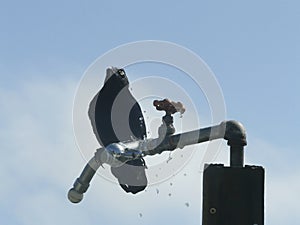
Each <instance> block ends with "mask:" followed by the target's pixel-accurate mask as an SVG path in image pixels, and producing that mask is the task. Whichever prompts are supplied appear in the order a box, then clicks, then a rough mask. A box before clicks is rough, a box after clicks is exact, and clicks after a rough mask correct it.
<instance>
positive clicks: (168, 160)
mask: <svg viewBox="0 0 300 225" xmlns="http://www.w3.org/2000/svg"><path fill="white" fill-rule="evenodd" d="M171 154H172V152H170V153H169V158H168V159H167V163H169V162H170V161H171V160H172V159H173V158H172V156H171Z"/></svg>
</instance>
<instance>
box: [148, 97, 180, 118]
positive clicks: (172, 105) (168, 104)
mask: <svg viewBox="0 0 300 225" xmlns="http://www.w3.org/2000/svg"><path fill="white" fill-rule="evenodd" d="M153 105H154V106H155V107H156V109H157V110H159V111H165V112H166V115H172V114H174V113H176V112H179V113H180V114H183V113H184V112H185V108H184V106H183V104H182V103H181V102H173V101H170V100H169V99H167V98H166V99H164V100H161V101H159V100H154V101H153Z"/></svg>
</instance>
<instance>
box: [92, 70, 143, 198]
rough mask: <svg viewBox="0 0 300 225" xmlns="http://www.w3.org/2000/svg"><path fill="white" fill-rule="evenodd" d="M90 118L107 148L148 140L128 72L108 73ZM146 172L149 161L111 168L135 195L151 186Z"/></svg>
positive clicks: (93, 103) (94, 129) (93, 102)
mask: <svg viewBox="0 0 300 225" xmlns="http://www.w3.org/2000/svg"><path fill="white" fill-rule="evenodd" d="M88 114H89V118H90V120H91V123H92V127H93V131H94V133H95V135H96V137H97V140H98V142H99V143H100V144H101V145H102V146H103V147H106V146H107V145H109V144H111V143H117V142H126V141H131V140H142V139H144V138H146V126H145V122H144V117H143V114H142V110H141V107H140V105H139V103H138V102H137V100H136V99H135V98H134V97H133V96H132V94H131V93H130V91H129V81H128V78H127V76H126V73H125V71H124V69H118V68H116V67H112V68H108V69H107V70H106V78H105V82H104V85H103V87H102V88H101V90H100V91H99V92H98V93H97V94H96V96H95V97H94V98H93V100H92V101H91V103H90V107H89V112H88ZM145 169H146V164H145V161H144V160H143V159H135V160H131V161H129V162H127V163H126V164H124V165H122V166H120V167H111V172H112V174H113V175H114V176H115V177H116V178H117V179H118V181H119V184H120V185H121V187H122V188H123V189H124V190H125V191H126V192H131V193H134V194H135V193H138V192H140V191H142V190H144V189H145V188H146V186H147V178H146V174H145Z"/></svg>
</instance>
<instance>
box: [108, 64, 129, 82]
mask: <svg viewBox="0 0 300 225" xmlns="http://www.w3.org/2000/svg"><path fill="white" fill-rule="evenodd" d="M109 80H111V81H113V84H114V85H116V86H119V87H125V86H127V85H128V84H129V81H128V78H127V76H126V73H125V70H124V69H122V68H117V67H109V68H107V69H106V77H105V83H107V82H108V81H109Z"/></svg>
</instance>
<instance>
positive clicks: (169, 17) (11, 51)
mask: <svg viewBox="0 0 300 225" xmlns="http://www.w3.org/2000/svg"><path fill="white" fill-rule="evenodd" d="M299 21H300V3H299V1H296V0H285V1H284V0H281V1H279V0H273V1H269V0H266V1H258V0H253V1H238V0H234V1H233V0H228V1H216V0H212V1H189V0H187V1H183V2H181V1H180V2H175V1H168V0H167V1H158V0H152V1H137V0H135V1H106V2H103V1H84V2H83V1H78V0H75V1H57V0H53V1H33V0H28V1H5V2H4V1H2V2H1V4H0V34H1V35H0V37H1V38H0V40H1V41H0V118H1V120H0V121H1V122H0V149H1V152H2V156H1V164H0V165H1V171H0V174H1V176H0V177H1V180H2V181H1V185H0V221H1V224H2V223H3V224H11V225H19V224H20V225H21V224H22V225H23V224H24V225H27V224H39V225H40V224H43V225H46V224H51V225H53V224H64V225H66V224H124V225H127V224H143V225H146V224H190V225H194V224H195V225H196V224H200V223H201V222H200V221H201V204H202V203H201V191H202V190H201V185H202V184H201V179H202V178H201V174H199V173H198V171H194V170H193V168H196V164H197V160H196V159H193V160H192V161H191V163H190V165H188V166H187V167H186V168H184V170H183V171H182V172H181V173H178V174H177V175H176V176H175V177H174V178H172V179H171V180H170V181H167V182H166V183H163V184H160V185H159V186H152V187H149V189H148V191H147V192H145V193H142V194H140V195H137V196H131V195H127V194H125V193H123V192H122V191H121V189H120V188H119V187H118V186H116V185H115V184H112V183H110V182H107V181H105V180H104V179H102V178H100V177H97V178H96V179H94V180H93V183H92V185H91V188H90V190H89V191H88V193H87V194H86V199H84V201H83V202H82V203H80V204H79V205H73V204H71V203H69V202H68V200H67V199H66V193H67V190H68V189H69V188H70V186H71V184H72V183H73V181H74V179H75V178H76V177H77V176H78V175H79V173H80V172H81V169H82V167H83V166H84V164H85V161H84V160H83V158H82V157H81V154H80V152H79V151H78V149H77V147H76V143H75V138H74V134H73V126H72V107H73V99H74V96H75V93H76V88H77V85H78V83H79V81H80V79H81V77H82V75H83V74H84V71H85V70H86V69H87V67H88V66H89V65H90V64H91V63H92V62H93V61H94V60H95V59H96V58H98V57H99V56H100V55H102V54H104V53H105V52H107V51H109V50H110V49H112V48H114V47H117V46H119V45H121V44H125V43H128V42H133V41H140V40H163V41H170V42H174V43H177V44H179V45H182V46H185V47H187V48H189V49H190V50H192V51H193V52H195V53H196V54H198V55H199V56H200V57H201V58H202V59H203V60H204V61H205V62H206V63H207V64H208V65H209V67H210V68H211V69H212V71H213V72H214V74H215V76H216V78H217V80H218V82H219V84H220V86H221V88H222V90H223V94H224V98H225V103H226V108H227V118H228V119H236V120H239V121H241V122H242V123H243V124H244V126H245V127H246V130H247V135H248V146H247V147H246V163H248V164H257V165H264V167H265V168H266V224H270V225H271V224H272V225H277V224H278V225H279V224H295V221H299V220H300V215H299V210H298V205H299V204H298V200H299V199H300V194H299V193H300V192H299V189H300V182H299V177H300V166H299V164H298V161H299V157H300V151H299V149H300V144H299V138H300V136H299V132H298V127H299V126H300V122H299V115H300V105H299V96H300V91H299V85H300V78H299V74H300V44H299V40H300V27H299ZM297 74H298V75H297ZM128 76H129V78H130V74H129V75H128ZM199 148H201V146H200V147H199ZM224 149H226V147H224ZM226 157H227V152H225V151H222V152H221V154H220V156H219V161H221V162H224V163H226V162H227V158H226ZM187 171H188V172H187ZM186 174H187V175H188V176H184V175H186ZM170 182H172V184H174V185H172V187H170ZM157 189H159V190H160V191H159V194H158V193H157ZM169 193H172V197H170V196H169ZM186 203H189V204H188V206H187V204H186Z"/></svg>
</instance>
